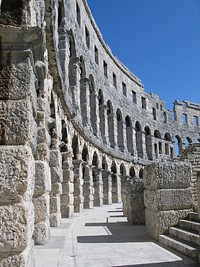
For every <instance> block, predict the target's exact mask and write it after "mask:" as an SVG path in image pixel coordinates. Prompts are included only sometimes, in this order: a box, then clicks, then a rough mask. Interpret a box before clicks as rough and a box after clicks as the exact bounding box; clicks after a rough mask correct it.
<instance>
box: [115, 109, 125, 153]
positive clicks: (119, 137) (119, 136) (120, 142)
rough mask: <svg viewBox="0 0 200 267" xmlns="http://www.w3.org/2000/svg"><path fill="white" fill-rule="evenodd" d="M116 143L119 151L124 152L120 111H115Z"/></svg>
mask: <svg viewBox="0 0 200 267" xmlns="http://www.w3.org/2000/svg"><path fill="white" fill-rule="evenodd" d="M116 117H117V143H118V147H119V149H120V150H121V151H124V135H123V121H122V113H121V111H120V109H117V113H116Z"/></svg>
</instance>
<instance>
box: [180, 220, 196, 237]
mask: <svg viewBox="0 0 200 267" xmlns="http://www.w3.org/2000/svg"><path fill="white" fill-rule="evenodd" d="M179 226H180V227H182V228H186V229H188V230H192V231H194V232H196V233H197V234H198V233H199V232H200V223H199V222H196V221H189V220H180V221H179Z"/></svg>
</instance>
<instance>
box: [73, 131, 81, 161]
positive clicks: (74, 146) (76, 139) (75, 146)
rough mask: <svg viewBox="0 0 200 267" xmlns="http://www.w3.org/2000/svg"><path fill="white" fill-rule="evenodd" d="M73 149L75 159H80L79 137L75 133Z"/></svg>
mask: <svg viewBox="0 0 200 267" xmlns="http://www.w3.org/2000/svg"><path fill="white" fill-rule="evenodd" d="M72 151H73V160H74V159H78V155H79V142H78V137H77V136H76V135H74V136H73V138H72Z"/></svg>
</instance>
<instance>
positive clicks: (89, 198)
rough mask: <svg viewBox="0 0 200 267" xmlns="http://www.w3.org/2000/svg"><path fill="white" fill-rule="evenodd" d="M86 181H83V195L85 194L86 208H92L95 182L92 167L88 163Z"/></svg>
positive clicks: (85, 174) (85, 166)
mask: <svg viewBox="0 0 200 267" xmlns="http://www.w3.org/2000/svg"><path fill="white" fill-rule="evenodd" d="M83 177H84V183H83V196H84V209H92V208H93V201H94V187H93V186H94V184H93V179H92V169H91V167H89V166H88V164H87V163H85V164H84V176H83Z"/></svg>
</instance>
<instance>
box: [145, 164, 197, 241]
mask: <svg viewBox="0 0 200 267" xmlns="http://www.w3.org/2000/svg"><path fill="white" fill-rule="evenodd" d="M190 181H191V166H190V163H187V162H160V163H155V164H152V165H149V166H147V167H145V169H144V185H145V188H146V190H145V191H144V203H145V206H146V212H145V213H146V214H145V217H146V219H145V221H146V230H147V233H148V234H149V235H151V236H153V238H155V239H158V237H159V235H160V234H165V233H167V231H168V228H169V227H170V226H174V225H176V224H177V223H178V221H179V220H180V219H182V218H185V217H186V216H187V215H188V213H189V212H190V211H191V210H192V193H191V188H190Z"/></svg>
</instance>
